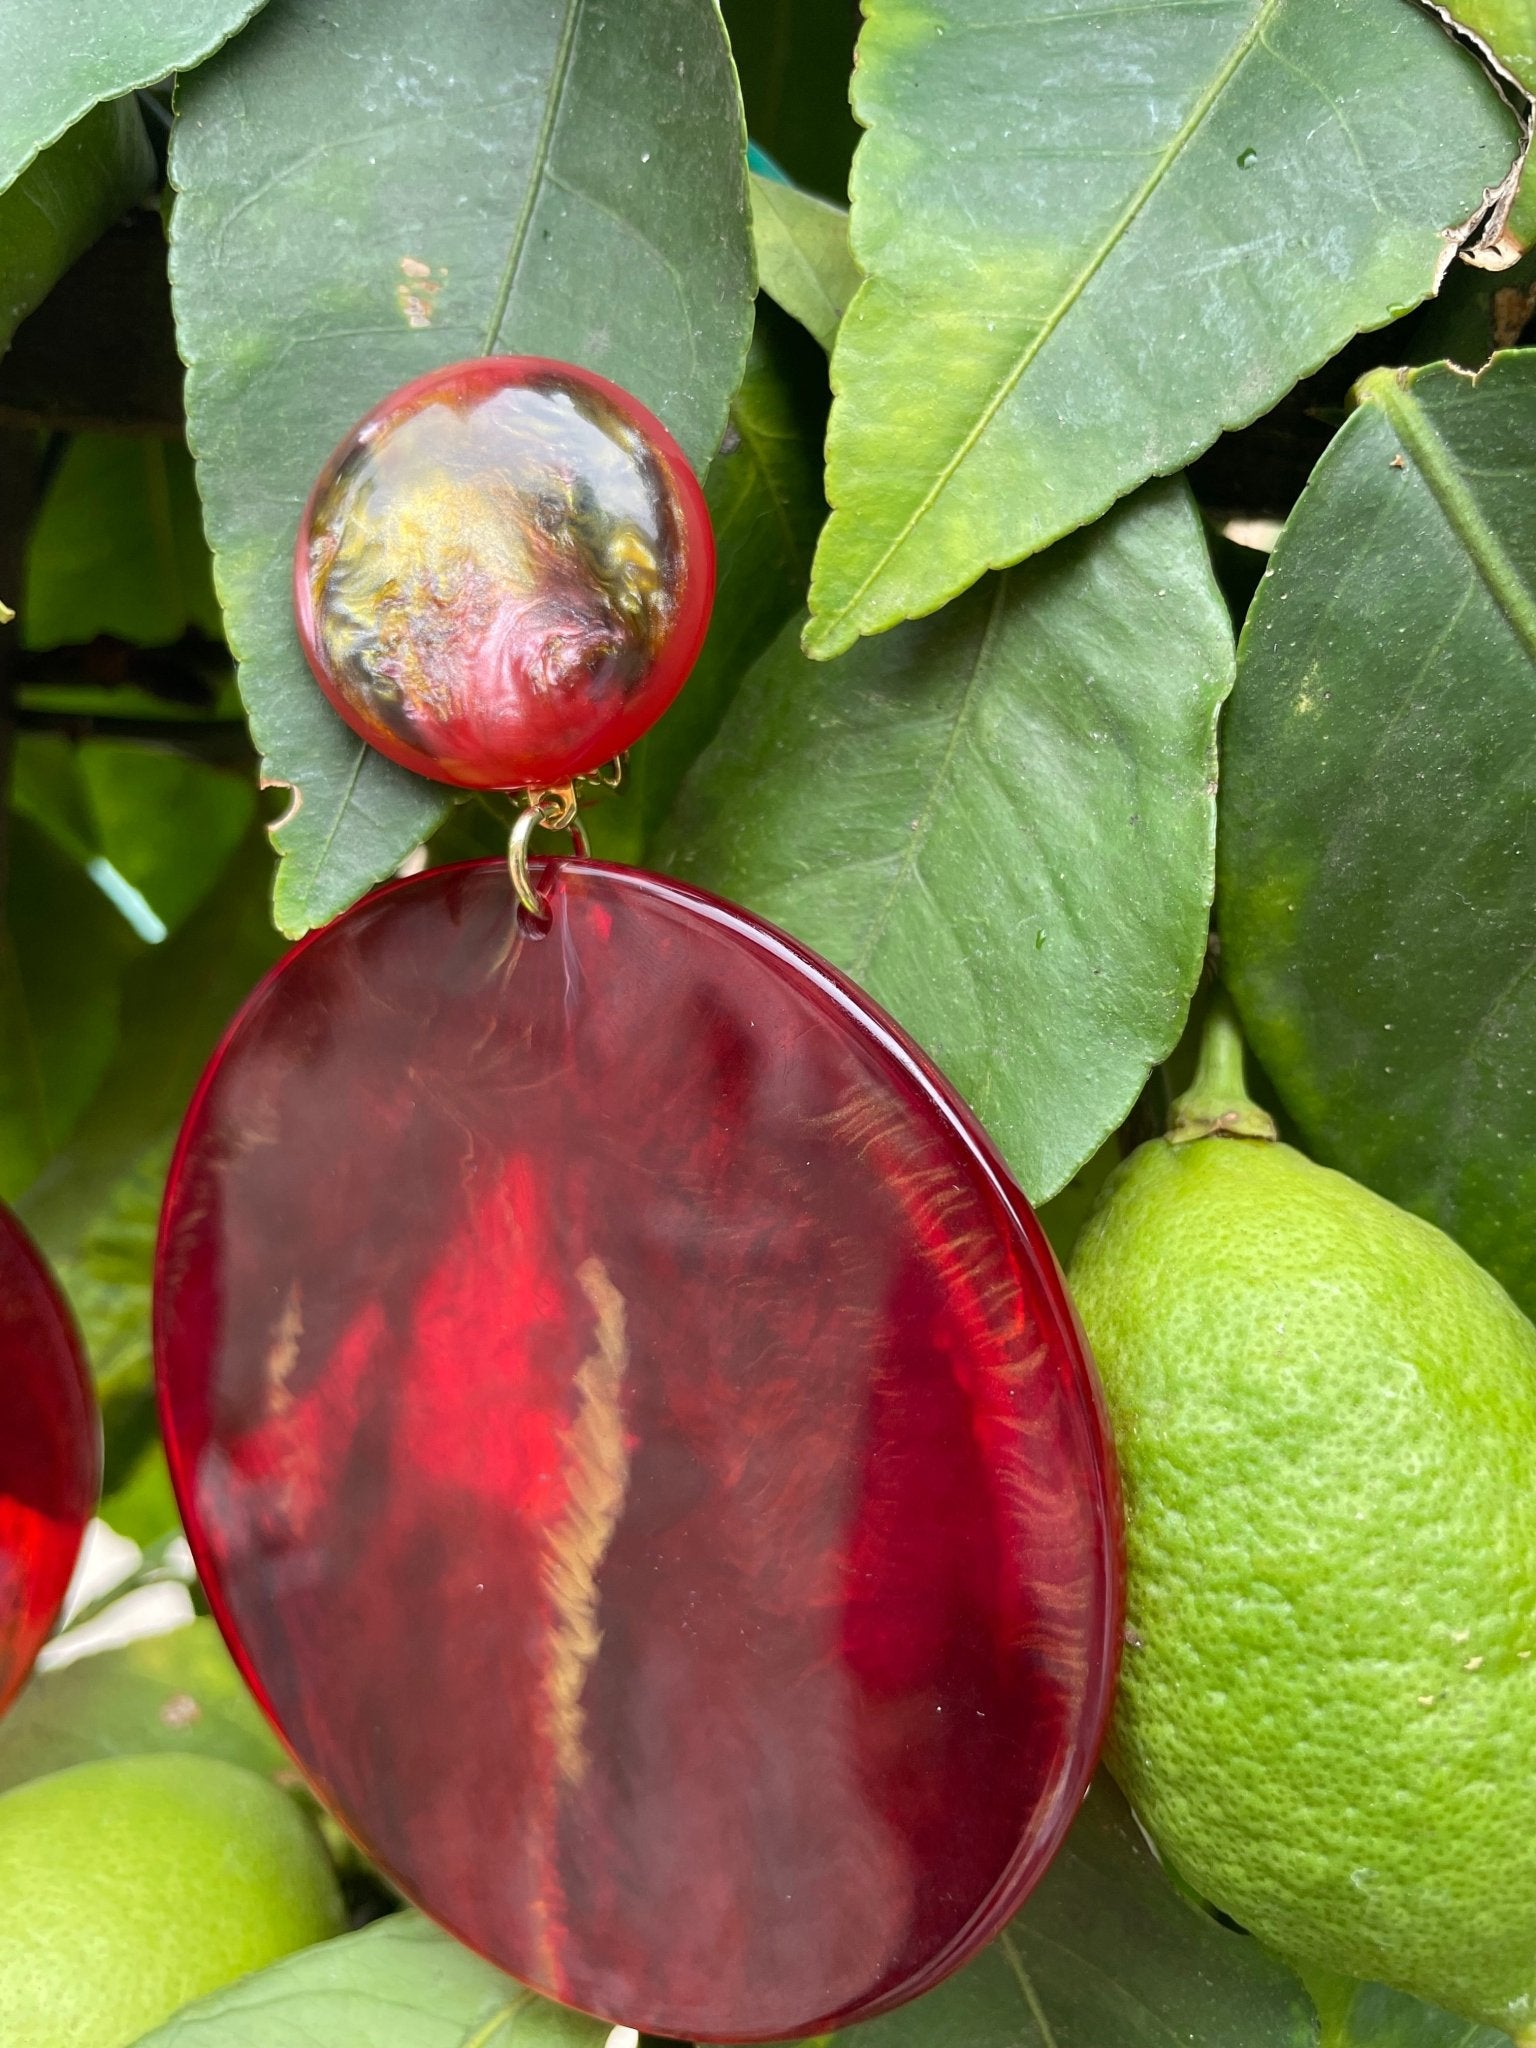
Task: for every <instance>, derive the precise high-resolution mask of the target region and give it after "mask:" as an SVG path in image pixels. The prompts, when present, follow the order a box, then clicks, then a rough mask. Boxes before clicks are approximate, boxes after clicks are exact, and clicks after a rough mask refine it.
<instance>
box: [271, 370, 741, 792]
mask: <svg viewBox="0 0 1536 2048" xmlns="http://www.w3.org/2000/svg"><path fill="white" fill-rule="evenodd" d="M713 592H714V552H713V542H712V539H711V536H710V530H709V521H708V515H707V512H706V510H705V507H704V502H703V498H702V494H701V493H700V490H699V487H698V484H697V482H696V480H695V478H694V476H693V473H692V471H691V470H690V469H689V467H688V465H687V462H686V460H685V459H684V457H683V455H682V453H681V451H680V450H679V449H678V448H677V446H676V444H675V443H674V442H673V441H672V439H671V437H670V436H669V435H668V434H667V433H666V430H665V429H664V428H663V427H662V426H661V424H660V423H659V422H658V421H657V420H656V419H654V418H653V417H652V415H651V414H650V413H648V412H647V411H646V410H645V408H644V407H643V406H641V405H640V404H639V403H638V402H637V401H636V400H635V399H633V398H631V397H629V395H628V394H627V393H625V392H623V391H621V390H619V388H618V387H617V386H616V385H613V384H610V383H608V382H607V381H606V380H605V379H603V378H601V377H597V376H594V375H592V374H591V373H589V372H587V371H584V370H578V369H575V368H572V367H571V366H570V365H568V364H560V363H552V362H546V361H543V360H542V359H539V358H534V357H492V358H489V359H487V360H483V361H477V362H471V363H463V364H458V365H455V366H453V367H452V368H450V369H447V370H440V371H438V372H436V373H434V374H433V375H432V376H430V377H424V378H422V379H420V380H419V381H418V382H417V383H415V384H410V385H407V386H406V387H405V388H404V389H403V390H401V391H398V392H396V393H395V394H394V395H393V396H392V397H391V398H389V399H387V400H386V401H385V402H384V404H383V405H381V406H380V407H378V408H377V409H376V410H375V411H374V412H373V413H370V414H369V416H368V417H367V419H365V420H363V421H362V422H360V424H359V425H358V426H357V427H356V428H355V429H354V430H353V432H352V433H351V434H350V435H349V436H348V437H347V439H346V440H345V441H344V442H343V443H342V445H341V447H340V448H338V449H337V450H336V452H335V454H334V455H333V456H332V457H331V460H330V462H329V463H328V464H327V465H326V468H325V470H324V471H323V473H322V475H321V477H320V479H319V481H318V483H317V484H316V486H315V489H314V492H313V494H312V495H311V498H310V502H309V505H308V506H307V508H306V511H305V516H304V520H303V523H302V526H301V530H300V534H299V543H298V549H297V554H296V558H295V577H294V595H295V610H296V614H297V618H298V624H299V634H300V638H301V640H302V641H303V643H304V649H305V653H306V655H307V656H308V659H309V662H310V666H311V668H312V669H313V670H314V673H315V676H316V678H317V679H318V681H319V682H320V685H321V687H322V688H323V689H324V690H325V692H326V694H327V696H328V697H329V698H330V699H331V702H332V703H333V704H334V705H335V706H336V708H337V710H338V711H340V712H341V714H342V716H343V717H344V718H345V719H346V720H347V721H348V723H349V724H350V725H351V726H352V727H353V728H354V729H355V730H356V731H357V732H358V733H360V734H361V735H362V737H363V738H364V739H366V740H368V741H370V742H371V743H372V744H373V745H374V746H376V747H378V748H379V749H380V750H381V751H382V752H383V753H385V754H388V755H389V756H390V758H391V759H393V760H396V761H399V762H400V763H401V764H402V765H403V766H405V767H408V768H413V769H415V770H416V771H417V772H418V773H420V774H423V775H430V776H433V777H435V778H436V779H438V780H439V781H445V782H454V783H459V784H461V785H464V786H466V787H470V788H479V789H520V788H527V787H530V786H537V785H540V784H543V783H548V782H563V781H565V780H567V779H568V778H569V777H570V776H572V775H576V774H583V773H586V772H588V771H589V770H591V769H594V768H597V767H599V766H600V765H601V764H602V763H603V762H605V761H608V760H610V759H612V758H613V757H614V756H616V755H617V754H619V753H622V751H623V750H624V748H625V747H627V746H629V745H630V744H631V743H632V741H634V740H635V739H637V738H638V737H639V736H640V734H641V733H642V732H644V731H645V730H646V728H647V727H648V726H650V725H651V724H652V723H653V722H654V720H655V719H656V718H657V717H659V716H660V714H661V712H662V711H663V710H665V708H666V706H667V704H668V703H670V701H671V699H672V698H673V696H674V695H675V694H676V692H677V690H678V689H679V688H680V687H681V685H682V683H683V681H684V679H685V677H686V676H687V674H688V671H689V670H690V669H691V668H692V666H693V663H694V660H695V659H696V657H697V654H698V650H699V647H700V645H701V643H702V641H703V637H704V632H705V630H706V627H707V624H708V619H709V610H710V605H711V602H712V599H713Z"/></svg>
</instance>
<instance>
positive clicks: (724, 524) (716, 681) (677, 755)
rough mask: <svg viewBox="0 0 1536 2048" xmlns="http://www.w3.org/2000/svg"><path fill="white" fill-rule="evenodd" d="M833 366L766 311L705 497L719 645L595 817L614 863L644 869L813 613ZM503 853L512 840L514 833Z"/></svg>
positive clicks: (708, 649)
mask: <svg viewBox="0 0 1536 2048" xmlns="http://www.w3.org/2000/svg"><path fill="white" fill-rule="evenodd" d="M825 419H826V375H825V365H824V364H823V363H822V362H821V359H820V357H819V356H818V355H817V353H816V351H815V349H814V348H813V347H812V346H811V343H810V342H809V341H808V340H807V339H806V337H805V336H804V335H803V334H801V333H800V331H799V330H798V329H797V328H795V327H792V326H791V325H790V324H789V322H788V321H787V320H786V319H784V318H783V316H782V315H780V314H779V313H777V312H776V311H775V310H774V309H773V308H772V307H768V308H766V309H764V310H760V312H759V315H758V321H757V329H756V333H755V334H754V337H753V342H752V352H751V354H750V356H749V357H748V359H747V374H746V377H745V379H744V380H743V382H742V386H741V389H740V391H738V392H737V394H736V397H735V399H734V400H733V402H732V405H731V423H730V426H729V427H728V428H727V430H726V436H725V440H724V442H723V444H722V445H721V449H720V452H719V454H718V455H717V456H716V457H715V459H714V461H713V462H712V463H711V464H710V466H709V474H708V476H707V477H706V478H705V480H704V495H705V497H706V499H707V500H708V502H709V512H710V519H711V522H712V524H713V526H714V530H715V554H716V562H717V576H718V580H717V583H716V588H715V609H714V614H713V616H712V618H711V620H710V627H709V636H708V638H707V639H706V640H705V642H704V650H703V652H702V654H701V655H700V656H699V659H698V662H697V664H696V665H695V667H694V670H693V673H692V675H691V676H689V678H688V682H687V684H686V686H685V688H684V690H683V692H682V695H681V696H680V697H679V698H678V699H677V700H676V702H675V703H674V704H673V705H672V706H671V708H670V709H669V710H668V712H667V714H666V716H665V717H664V718H663V719H661V721H660V722H659V723H658V724H657V725H655V726H654V727H653V728H652V729H651V731H650V732H648V733H647V734H646V735H645V737H644V738H643V739H642V740H640V741H639V743H638V744H637V745H636V746H634V747H633V748H632V749H631V750H630V755H629V761H628V765H627V767H626V769H625V773H624V782H623V786H622V789H621V791H620V794H619V796H618V797H617V799H615V800H613V801H611V802H610V801H607V800H604V801H602V802H600V803H597V804H594V805H593V806H592V807H591V808H590V809H589V810H588V811H587V812H586V813H585V814H584V815H585V817H586V822H587V825H588V829H589V831H590V833H591V836H592V844H593V848H594V850H595V851H596V852H598V853H599V854H601V855H602V856H603V857H604V858H605V859H609V860H629V861H638V860H640V859H642V858H644V857H646V856H647V855H648V852H649V849H650V845H651V841H652V839H653V838H654V836H655V834H656V832H657V830H658V828H659V827H660V825H661V823H662V821H663V820H664V819H665V817H666V815H667V812H668V811H669V810H670V809H671V807H672V803H673V800H674V799H675V797H676V795H677V791H678V786H679V784H680V783H681V782H682V779H683V776H684V775H685V774H686V773H687V770H688V768H689V767H690V766H691V764H692V763H693V761H694V759H695V758H696V757H697V755H698V754H699V752H700V751H701V749H702V748H703V747H705V746H706V745H707V744H708V742H709V741H710V740H711V739H713V737H714V735H715V733H716V731H717V730H718V729H719V726H720V721H721V720H722V719H723V718H724V716H725V713H726V711H727V709H728V708H729V706H730V703H731V701H732V699H733V698H734V696H735V695H736V692H737V690H738V689H739V688H740V687H741V680H742V677H743V676H744V675H745V674H746V672H747V670H748V669H749V668H750V667H751V666H752V664H753V662H754V661H756V659H757V657H758V656H759V655H760V654H761V653H762V652H763V650H764V649H765V648H766V647H767V646H768V644H769V642H770V641H771V640H772V639H773V638H774V636H775V635H776V634H777V632H778V631H779V629H780V627H781V626H782V625H783V624H784V622H785V620H786V619H788V618H789V617H790V616H791V614H792V613H796V612H798V611H799V610H800V608H801V606H802V605H803V604H804V603H805V586H806V583H807V581H808V580H809V577H810V573H811V555H812V552H813V551H814V549H815V546H816V535H817V532H818V530H819V528H820V526H821V522H822V519H823V517H824V516H825V513H826V503H825V500H824V499H823V498H822V495H821V461H820V445H821V428H822V425H823V424H824V422H825ZM501 838H502V844H503V845H504V844H505V841H506V834H505V832H504V831H503V833H502V835H501Z"/></svg>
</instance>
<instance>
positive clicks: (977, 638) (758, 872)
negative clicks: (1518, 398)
mask: <svg viewBox="0 0 1536 2048" xmlns="http://www.w3.org/2000/svg"><path fill="white" fill-rule="evenodd" d="M1231 674H1232V639H1231V628H1230V626H1229V624H1228V620H1227V614H1226V609H1225V607H1224V605H1223V604H1222V600H1221V597H1220V595H1219V593H1218V592H1217V590H1216V587H1215V584H1214V581H1213V580H1212V577H1211V571H1210V564H1209V561H1208V559H1207V557H1206V552H1205V543H1204V540H1203V538H1202V536H1201V531H1200V525H1199V521H1198V518H1197V516H1196V514H1195V512H1194V509H1193V506H1192V505H1191V503H1190V500H1189V497H1188V494H1187V493H1186V491H1185V490H1184V487H1183V486H1182V485H1181V484H1177V483H1168V484H1159V485H1155V486H1153V487H1151V488H1149V489H1148V490H1147V491H1145V492H1143V493H1141V494H1139V495H1138V496H1137V497H1136V498H1134V499H1132V500H1131V501H1129V502H1128V503H1127V504H1126V505H1124V506H1122V507H1121V508H1119V509H1118V510H1117V511H1116V512H1115V513H1114V514H1113V515H1112V516H1111V517H1110V518H1109V519H1107V520H1105V521H1103V522H1102V523H1101V524H1100V525H1098V526H1097V527H1095V528H1094V529H1093V530H1092V531H1091V532H1090V533H1087V534H1083V535H1080V536H1074V537H1073V538H1072V539H1070V540H1068V541H1066V542H1064V543H1063V544H1062V545H1061V546H1060V547H1058V548H1056V549H1053V550H1052V551H1051V553H1050V554H1049V555H1047V556H1043V557H1041V558H1040V559H1039V560H1037V561H1035V562H1031V563H1029V564H1027V565H1026V566H1025V567H1023V568H1021V569H1017V570H1013V571H1010V572H1008V573H1006V574H1004V575H1002V576H999V577H997V578H995V579H992V580H989V581H988V582H987V583H985V584H984V585H982V586H981V587H980V588H978V589H977V590H975V591H973V592H971V593H970V594H969V595H967V596H966V597H965V598H964V599H963V600H961V601H960V602H959V603H957V604H955V605H952V606H950V607H949V608H947V609H946V610H945V611H943V612H942V613H940V614H939V616H938V617H937V618H934V619H930V620H924V621H922V622H920V623H918V624H916V625H913V626H909V627H906V628H904V629H903V630H902V631H901V632H900V633H898V634H893V635H891V636H890V637H889V638H887V639H883V640H878V641H871V642H869V643H868V644H867V645H862V646H860V647H858V648H856V649H855V650H854V651H853V652H852V653H851V654H849V655H847V656H845V657H844V659H843V661H842V662H841V663H840V664H839V666H838V668H837V671H836V672H835V673H834V674H831V675H829V674H827V673H826V671H824V670H823V669H820V668H818V667H816V666H814V665H813V664H811V663H810V662H808V661H807V660H806V659H805V657H804V656H803V655H802V654H801V652H800V649H799V646H798V643H797V635H796V628H795V625H794V624H793V623H792V624H791V625H790V627H789V628H788V629H787V630H786V631H785V632H784V633H783V634H781V636H780V637H779V639H778V641H777V642H776V643H775V644H774V646H773V647H772V648H771V649H770V650H769V652H768V653H767V655H765V656H764V657H763V659H762V660H761V661H760V662H759V663H758V664H757V666H756V668H755V669H754V670H753V672H752V674H751V675H750V676H749V677H748V679H747V681H746V683H745V684H744V685H743V687H742V690H741V693H740V695H739V696H738V697H737V699H736V702H735V704H734V705H733V706H732V709H731V711H730V713H729V715H728V717H727V718H726V721H725V723H724V724H723V726H722V727H721V730H720V733H719V735H718V737H717V738H716V739H715V741H714V743H713V745H712V746H711V747H710V748H709V749H708V751H707V752H706V753H704V754H703V755H702V756H701V757H700V759H699V761H698V763H697V765H696V767H695V768H694V770H693V772H692V773H691V775H690V776H689V779H688V781H687V782H686V783H685V784H684V787H683V791H682V795H681V797H680V800H679V805H678V809H677V812H676V813H675V815H674V818H673V820H672V821H671V823H670V825H669V828H668V830H667V832H666V833H665V834H664V835H663V839H662V845H661V853H662V856H663V860H664V862H665V864H666V865H668V866H669V867H671V868H673V870H674V871H675V872H677V873H679V874H682V875H683V876H685V877H687V878H688V879H690V880H694V881H698V882H702V883H703V884H704V885H705V886H706V887H708V888H711V889H715V890H717V891H719V893H720V894H722V895H724V896H728V897H732V898H735V899H737V900H739V901H741V902H744V903H746V904H748V905H749V906H750V907H751V908H752V909H754V910H756V911H759V912H760V913H762V914H763V915H764V916H766V917H769V918H771V919H772V920H773V921H774V922H776V923H778V924H781V925H783V926H785V927H786V928H787V929H788V930H789V931H791V932H793V933H794V934H795V935H796V936H797V937H798V938H801V939H803V940H805V941H806V942H807V943H808V944H810V945H811V946H814V947H815V948H816V949H817V950H818V951H819V952H821V953H823V954H825V955H826V956H827V958H828V959H830V960H832V961H833V962H835V963H836V964H837V965H838V966H839V967H842V968H843V969H844V970H845V971H846V972H847V973H849V974H851V975H852V976H853V978H854V979H855V980H856V981H858V982H861V983H862V984H863V985H864V986H865V987H867V988H868V989H869V990H870V992H871V993H872V994H873V995H874V996H875V997H876V998H877V999H878V1000H879V1001H880V1002H882V1003H884V1004H885V1006H886V1007H887V1008H888V1009H889V1010H891V1011H892V1013H893V1014H894V1015H895V1016H896V1017H897V1018H898V1019H899V1020H900V1021H901V1022H902V1023H903V1024H905V1025H906V1027H907V1029H908V1030H909V1031H911V1033H912V1034H913V1036H914V1037H915V1038H916V1039H917V1040H918V1041H919V1043H920V1044H922V1045H923V1046H924V1047H925V1048H926V1049H927V1050H928V1052H929V1053H930V1054H932V1056H933V1057H934V1059H935V1060H937V1062H938V1063H939V1065H940V1066H941V1067H942V1068H943V1069H944V1071H945V1072H946V1073H947V1074H948V1075H949V1077H950V1079H951V1080H952V1081H954V1083H955V1084H956V1086H957V1087H958V1088H959V1089H960V1091H961V1093H962V1094H963V1095H965V1096H966V1097H967V1098H968V1100H969V1101H970V1103H971V1104H972V1106H973V1107H974V1108H975V1110H976V1112H977V1114H978V1115H979V1116H980V1117H981V1119H982V1121H983V1122H984V1123H985V1124H986V1125H987V1126H988V1128H989V1129H990V1130H991V1132H992V1135H993V1136H994V1137H995V1138H996V1140H997V1141H998V1144H999V1145H1000V1146H1001V1148H1002V1151H1003V1153H1004V1156H1005V1157H1006V1158H1007V1159H1008V1161H1009V1163H1010V1165H1011V1166H1012V1167H1013V1169H1014V1171H1015V1173H1016V1174H1017V1175H1018V1176H1019V1178H1020V1180H1021V1181H1022V1183H1023V1185H1024V1187H1025V1189H1026V1190H1027V1192H1028V1193H1029V1194H1030V1195H1031V1196H1032V1197H1033V1198H1035V1199H1037V1200H1038V1199H1041V1198H1043V1197H1045V1196H1047V1195H1049V1194H1051V1193H1053V1192H1054V1191H1055V1190H1056V1189H1057V1188H1059V1187H1060V1186H1061V1185H1062V1183H1063V1182H1064V1181H1065V1180H1066V1179H1067V1178H1068V1177H1069V1176H1070V1175H1071V1174H1072V1173H1073V1171H1074V1170H1075V1169H1076V1168H1077V1167H1078V1166H1079V1165H1080V1164H1081V1163H1082V1162H1083V1161H1084V1160H1085V1159H1086V1158H1087V1157H1088V1156H1089V1154H1090V1153H1092V1152H1093V1151H1094V1150H1095V1149H1096V1148H1097V1146H1098V1145H1099V1144H1100V1142H1101V1141H1102V1140H1103V1138H1104V1137H1105V1136H1106V1134H1107V1133H1108V1132H1110V1131H1111V1130H1113V1129H1114V1128H1115V1127H1116V1125H1118V1124H1119V1122H1120V1121H1121V1119H1122V1118H1123V1117H1124V1115H1125V1113H1126V1111H1127V1110H1128V1109H1129V1108H1130V1106H1131V1104H1132V1102H1133V1101H1134V1100H1135V1098H1136V1095H1137V1093H1138V1091H1139V1089H1140V1088H1141V1085H1142V1082H1143V1080H1144V1079H1145V1077H1146V1073H1147V1069H1148V1067H1149V1066H1150V1065H1151V1064H1152V1063H1153V1062H1154V1061H1156V1060H1158V1059H1161V1058H1162V1057H1163V1055H1164V1054H1165V1053H1166V1052H1167V1051H1168V1049H1169V1047H1170V1046H1171V1045H1172V1044H1173V1042H1174V1040H1175V1039H1176V1038H1177V1037H1178V1033H1179V1027H1180V1024H1181V1022H1182V1020H1183V1016H1184V1011H1185V1008H1186V1007H1187V1005H1188V1002H1189V998H1190V992H1191V990H1192V989H1193V987H1194V984H1195V979H1196V976H1197V974H1198V972H1199V969H1200V963H1201V960H1202V958H1203V957H1204V952H1205V939H1206V916H1207V910H1208V907H1209V903H1210V894H1211V875H1212V858H1213V841H1214V836H1215V727H1216V716H1217V710H1218V707H1219V705H1220V703H1221V700H1222V698H1223V697H1224V696H1225V694H1226V692H1227V689H1228V686H1229V684H1230V682H1231Z"/></svg>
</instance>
